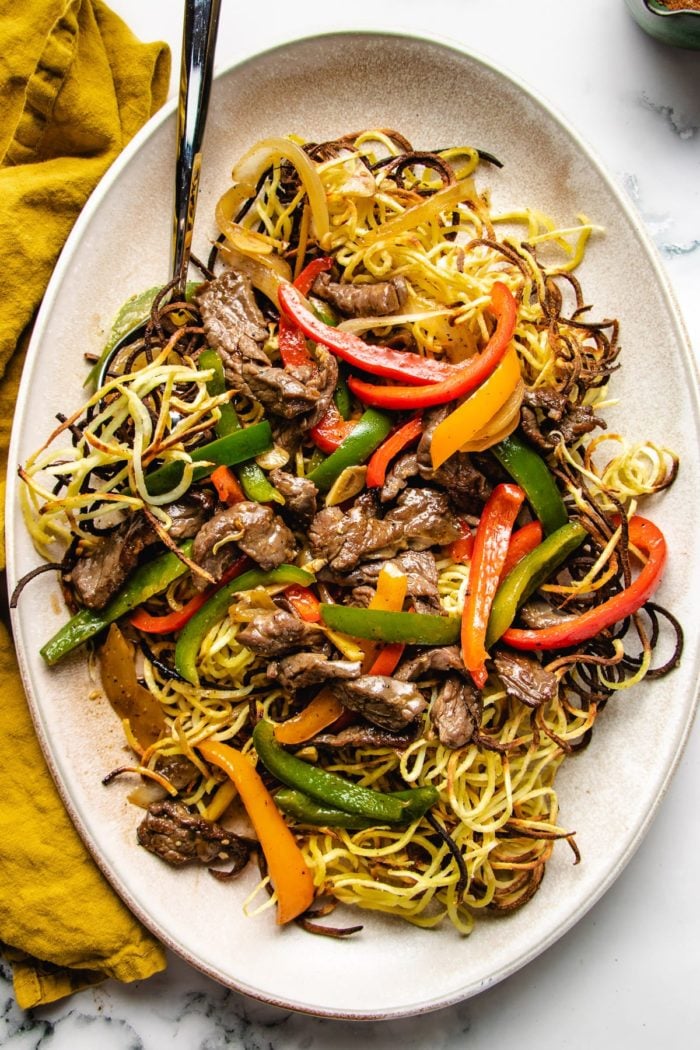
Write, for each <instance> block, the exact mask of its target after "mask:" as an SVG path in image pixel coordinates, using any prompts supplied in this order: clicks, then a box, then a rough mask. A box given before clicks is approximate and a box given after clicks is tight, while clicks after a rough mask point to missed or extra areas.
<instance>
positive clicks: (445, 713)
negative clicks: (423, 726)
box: [430, 674, 482, 749]
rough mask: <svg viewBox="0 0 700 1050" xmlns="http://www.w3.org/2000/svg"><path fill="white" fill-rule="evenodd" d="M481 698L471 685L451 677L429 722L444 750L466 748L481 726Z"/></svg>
mask: <svg viewBox="0 0 700 1050" xmlns="http://www.w3.org/2000/svg"><path fill="white" fill-rule="evenodd" d="M481 707H482V702H481V694H480V693H478V692H477V691H476V689H474V687H473V686H472V685H470V683H469V682H467V681H465V680H464V679H463V678H460V677H459V676H458V675H455V674H451V675H450V676H449V677H448V678H447V679H446V681H445V683H444V685H443V686H442V687H441V688H440V692H439V693H438V695H437V696H436V697H435V699H434V700H433V703H432V705H431V708H430V721H431V722H432V724H433V727H434V729H435V731H436V733H437V735H438V740H439V741H440V743H441V744H443V745H444V746H445V747H449V748H452V749H454V748H458V747H464V745H465V744H467V743H468V742H469V741H470V740H471V739H472V738H473V737H474V735H475V734H476V733H477V731H478V729H479V725H480V724H481Z"/></svg>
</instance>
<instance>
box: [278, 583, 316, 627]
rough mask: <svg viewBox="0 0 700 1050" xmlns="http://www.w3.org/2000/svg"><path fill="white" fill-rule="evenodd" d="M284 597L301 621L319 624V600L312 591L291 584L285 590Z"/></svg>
mask: <svg viewBox="0 0 700 1050" xmlns="http://www.w3.org/2000/svg"><path fill="white" fill-rule="evenodd" d="M284 596H285V598H286V599H287V601H288V602H289V603H290V604H291V605H292V606H293V607H294V611H295V612H296V613H298V615H299V616H300V617H301V619H302V620H305V621H306V623H319V621H320V619H321V609H320V605H319V600H318V598H317V597H316V595H315V594H314V592H313V591H312V590H310V589H309V588H308V587H302V585H301V584H300V583H292V584H291V585H290V586H289V587H286V588H285V591H284Z"/></svg>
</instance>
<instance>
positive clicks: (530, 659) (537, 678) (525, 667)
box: [493, 649, 559, 707]
mask: <svg viewBox="0 0 700 1050" xmlns="http://www.w3.org/2000/svg"><path fill="white" fill-rule="evenodd" d="M493 662H494V666H495V668H496V673H497V674H498V677H499V678H500V679H501V681H502V682H503V686H504V688H505V691H506V693H507V694H508V696H512V697H514V698H515V699H516V700H520V701H522V703H524V704H527V706H528V707H539V706H540V704H544V703H547V701H548V700H553V699H554V697H555V696H556V695H557V689H558V687H559V682H558V679H557V676H556V675H555V674H554V673H553V672H552V671H547V670H546V669H545V668H544V667H543V666H542V664H541V663H540V662H539V661H538V660H537V659H536V658H535V657H534V656H526V655H525V654H524V653H514V652H512V651H511V650H506V649H501V650H499V652H497V653H496V654H495V656H494V658H493Z"/></svg>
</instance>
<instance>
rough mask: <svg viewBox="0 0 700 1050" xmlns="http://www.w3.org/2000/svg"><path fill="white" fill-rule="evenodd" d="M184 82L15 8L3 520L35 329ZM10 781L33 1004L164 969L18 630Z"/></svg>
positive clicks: (0, 759) (8, 947)
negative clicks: (70, 804) (67, 763)
mask: <svg viewBox="0 0 700 1050" xmlns="http://www.w3.org/2000/svg"><path fill="white" fill-rule="evenodd" d="M169 78H170V55H169V52H168V49H167V47H166V45H165V44H145V45H144V44H142V43H140V42H139V41H138V40H137V39H136V38H135V37H134V36H133V34H132V33H131V32H130V30H129V29H128V28H127V26H125V25H124V23H123V22H122V21H121V20H120V19H119V18H117V16H116V15H115V14H114V13H113V12H112V11H110V10H109V8H108V7H106V6H105V4H103V3H101V0H32V2H31V3H23V4H18V3H16V0H0V273H2V282H3V296H2V309H0V489H2V503H0V514H2V508H3V507H4V488H5V476H6V468H7V445H8V439H9V430H10V426H11V420H12V413H13V409H14V404H15V400H16V392H17V384H18V382H19V376H20V373H21V368H22V357H23V346H22V344H23V342H24V339H25V338H26V335H27V331H28V328H29V327H30V326H31V322H32V319H33V317H34V314H35V312H36V309H37V307H38V305H39V302H40V301H41V298H42V295H43V293H44V290H45V288H46V284H47V282H48V279H49V277H50V275H51V270H52V268H53V266H54V264H55V262H56V259H57V257H58V254H59V252H60V250H61V247H62V245H63V242H64V241H65V239H66V237H67V235H68V233H69V232H70V229H71V226H72V225H73V223H74V221H75V219H76V217H77V215H78V213H79V211H80V209H81V208H82V206H83V204H84V203H85V201H86V200H87V198H88V197H89V195H90V193H91V192H92V190H93V189H94V187H95V185H96V184H97V182H98V180H99V179H100V177H101V176H102V175H103V174H104V172H105V171H106V170H107V168H108V167H109V165H110V164H111V162H112V161H113V160H114V158H115V157H116V156H117V154H118V153H119V151H120V150H121V149H122V148H123V147H124V146H125V145H126V143H127V142H128V141H129V139H130V138H131V137H132V136H133V135H134V133H135V132H136V131H137V130H138V129H139V128H140V127H141V125H142V124H144V123H145V121H146V120H148V118H149V117H150V116H151V115H152V114H153V113H154V112H155V111H156V110H157V109H158V108H159V106H161V105H162V103H163V102H164V100H165V97H166V95H167V89H168V84H169ZM23 337H24V338H23ZM0 531H1V530H0ZM4 565H5V551H4V545H2V547H1V548H0V569H4ZM3 587H4V583H3ZM0 770H1V771H2V772H1V774H0V776H1V778H2V795H1V796H0V799H1V800H0V941H1V942H2V946H0V947H2V952H3V954H4V956H5V958H6V959H7V960H8V961H9V962H10V964H11V966H12V969H13V977H14V987H15V994H16V997H17V1002H18V1003H19V1005H20V1006H21V1007H23V1008H25V1009H26V1008H29V1007H32V1006H37V1005H39V1004H41V1003H48V1002H52V1001H53V1000H55V999H58V998H60V997H61V996H63V995H67V994H69V993H70V992H73V991H76V990H77V989H78V988H81V987H86V986H87V985H90V984H95V983H96V982H98V981H100V980H102V979H104V978H105V977H115V978H117V979H118V980H121V981H134V980H137V979H139V978H143V977H148V976H150V975H151V974H153V973H155V972H157V971H158V970H162V969H163V968H164V966H165V955H164V952H163V949H162V947H161V945H160V944H159V943H158V942H157V941H156V940H154V939H153V938H152V937H151V935H150V934H149V933H148V932H147V931H146V930H145V929H144V928H143V927H142V926H141V924H140V923H139V922H137V920H136V919H135V918H134V916H133V915H132V914H131V913H130V912H129V911H128V909H127V908H126V907H125V906H124V904H123V903H122V902H121V901H120V899H119V898H118V897H117V896H116V895H115V893H114V892H113V890H112V889H111V887H110V886H109V884H108V883H107V882H106V881H105V879H104V878H103V876H102V875H101V873H100V872H99V870H98V868H97V867H96V865H95V864H94V862H93V860H92V859H91V857H90V855H89V854H88V853H87V851H86V849H85V846H84V845H83V843H82V841H81V840H80V838H79V837H78V835H77V833H76V831H75V829H74V828H73V825H72V824H71V822H70V820H69V818H68V816H67V814H66V812H65V810H64V808H63V805H62V803H61V800H60V798H59V796H58V794H57V792H56V789H55V787H54V784H53V781H52V779H51V776H50V774H49V772H48V769H47V767H46V764H45V762H44V759H43V756H42V753H41V751H40V748H39V745H38V743H37V740H36V737H35V735H34V731H33V727H32V722H31V718H30V715H29V712H28V710H27V705H26V701H25V698H24V694H23V691H22V684H21V681H20V677H19V674H18V671H17V664H16V661H15V655H14V647H13V645H12V640H11V637H10V634H9V631H8V629H7V626H6V625H5V624H3V623H0Z"/></svg>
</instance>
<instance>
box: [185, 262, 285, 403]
mask: <svg viewBox="0 0 700 1050" xmlns="http://www.w3.org/2000/svg"><path fill="white" fill-rule="evenodd" d="M194 299H195V303H196V304H197V306H198V307H199V311H200V313H201V315H202V323H203V326H204V331H205V332H206V335H207V340H208V342H209V344H210V345H211V346H214V347H216V349H217V350H218V351H219V353H220V355H221V359H222V361H223V365H224V373H225V375H226V379H227V382H228V383H229V385H230V386H232V387H233V388H234V389H236V390H241V391H242V392H243V393H244V394H248V395H249V394H250V389H249V388H248V386H247V383H246V382H245V380H244V378H243V365H244V363H246V362H247V363H249V364H250V363H253V364H256V365H258V366H259V367H263V368H264V367H267V366H269V365H270V359H269V357H268V356H267V354H266V353H265V350H264V349H263V347H264V344H265V340H266V339H267V334H268V330H267V325H266V324H265V318H264V317H263V315H262V312H261V310H260V307H259V306H258V304H257V303H256V301H255V295H254V294H253V286H252V284H251V282H250V280H249V278H248V277H246V276H244V275H243V274H239V273H236V272H235V271H234V270H225V271H224V273H222V274H221V275H220V276H219V277H216V278H215V279H214V280H213V281H207V282H206V283H205V284H203V285H201V286H200V288H199V289H198V291H197V293H196V295H195V297H194Z"/></svg>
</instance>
